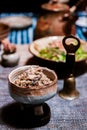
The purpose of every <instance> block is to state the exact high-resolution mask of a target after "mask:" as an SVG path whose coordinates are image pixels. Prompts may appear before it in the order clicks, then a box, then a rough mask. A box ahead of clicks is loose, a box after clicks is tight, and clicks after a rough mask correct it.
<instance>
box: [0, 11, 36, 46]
mask: <svg viewBox="0 0 87 130" xmlns="http://www.w3.org/2000/svg"><path fill="white" fill-rule="evenodd" d="M15 15H16V16H17V15H21V16H29V17H30V18H31V19H32V25H31V26H29V27H28V28H25V29H19V30H15V29H14V30H12V31H11V32H10V34H9V36H8V38H9V40H10V42H11V43H15V44H29V43H31V42H32V40H33V30H34V28H35V25H36V17H35V16H34V14H33V13H1V14H0V18H3V17H6V16H15Z"/></svg>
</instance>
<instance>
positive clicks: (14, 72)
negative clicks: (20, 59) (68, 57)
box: [8, 65, 58, 91]
mask: <svg viewBox="0 0 87 130" xmlns="http://www.w3.org/2000/svg"><path fill="white" fill-rule="evenodd" d="M31 66H39V65H25V66H20V67H17V68H16V69H14V70H12V71H11V72H10V73H9V75H8V82H9V84H11V85H12V86H14V87H15V88H17V89H21V90H26V91H27V90H30V91H34V90H40V89H42V88H38V89H30V88H22V87H18V86H17V85H15V83H13V82H12V80H11V77H12V76H13V75H14V74H16V72H21V71H22V70H26V69H28V68H29V67H31ZM39 67H41V68H42V69H44V70H47V71H49V72H51V73H52V74H53V75H54V76H55V79H54V80H53V82H52V83H50V84H48V85H47V87H50V86H51V85H54V84H55V83H57V81H58V76H57V74H56V72H55V71H54V70H52V69H49V68H47V67H42V66H39ZM47 87H45V88H43V89H46V88H47Z"/></svg>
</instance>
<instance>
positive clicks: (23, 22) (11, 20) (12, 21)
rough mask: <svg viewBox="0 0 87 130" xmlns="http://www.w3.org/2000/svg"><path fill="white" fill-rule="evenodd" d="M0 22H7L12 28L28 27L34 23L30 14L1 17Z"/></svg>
mask: <svg viewBox="0 0 87 130" xmlns="http://www.w3.org/2000/svg"><path fill="white" fill-rule="evenodd" d="M0 22H2V23H6V24H8V25H9V27H10V28H15V29H16V28H17V29H21V28H26V27H28V26H30V25H32V18H30V17H28V16H16V15H15V16H6V17H3V18H1V19H0Z"/></svg>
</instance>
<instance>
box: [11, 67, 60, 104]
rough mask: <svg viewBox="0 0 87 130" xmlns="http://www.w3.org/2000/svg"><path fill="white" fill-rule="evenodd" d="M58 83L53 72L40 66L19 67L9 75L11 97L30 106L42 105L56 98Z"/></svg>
mask: <svg viewBox="0 0 87 130" xmlns="http://www.w3.org/2000/svg"><path fill="white" fill-rule="evenodd" d="M57 81H58V77H57V75H56V73H55V72H54V71H53V70H51V69H48V68H46V67H40V66H38V65H27V66H22V67H18V68H16V69H14V70H13V71H12V72H10V74H9V75H8V86H9V92H10V95H11V97H12V98H13V99H14V100H16V101H18V102H21V103H24V104H30V105H36V104H41V103H43V102H45V101H46V100H48V99H50V98H52V97H53V96H55V94H56V93H57Z"/></svg>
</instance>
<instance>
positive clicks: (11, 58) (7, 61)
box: [1, 52, 20, 67]
mask: <svg viewBox="0 0 87 130" xmlns="http://www.w3.org/2000/svg"><path fill="white" fill-rule="evenodd" d="M19 59H20V56H19V54H18V53H17V52H14V53H10V54H6V53H3V54H2V55H1V64H2V65H3V66H5V67H13V66H16V65H18V63H19Z"/></svg>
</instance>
